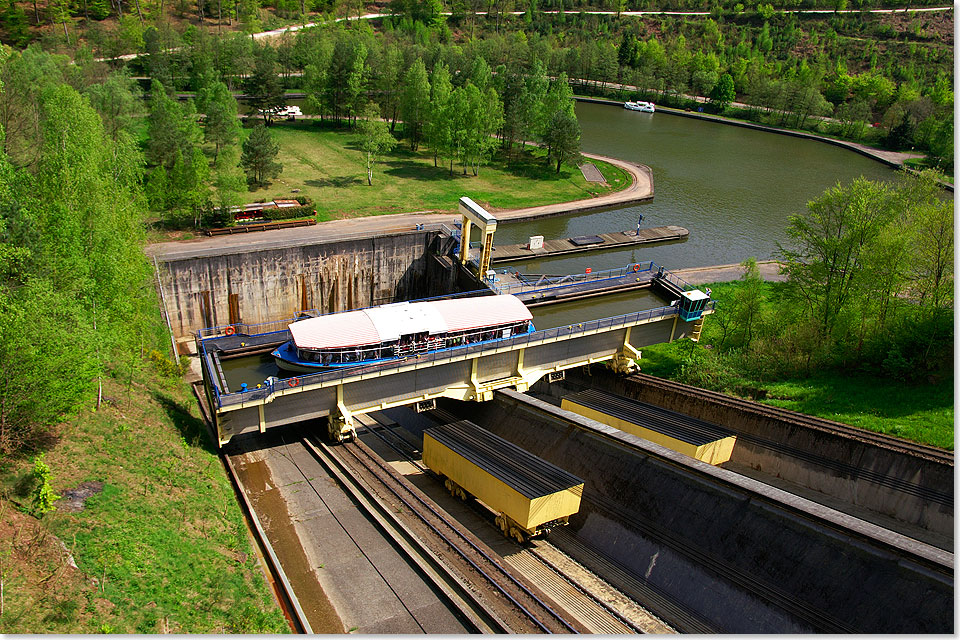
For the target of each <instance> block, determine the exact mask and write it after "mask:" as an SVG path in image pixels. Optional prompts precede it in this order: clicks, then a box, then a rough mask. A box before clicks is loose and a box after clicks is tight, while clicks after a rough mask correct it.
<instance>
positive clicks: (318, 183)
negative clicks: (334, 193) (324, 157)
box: [303, 176, 363, 189]
mask: <svg viewBox="0 0 960 640" xmlns="http://www.w3.org/2000/svg"><path fill="white" fill-rule="evenodd" d="M362 182H363V180H361V179H360V178H358V177H357V176H336V177H332V178H320V179H319V180H304V181H303V183H304V184H305V185H307V186H308V187H334V188H336V189H345V188H346V187H352V186H354V185H358V184H361V183H362Z"/></svg>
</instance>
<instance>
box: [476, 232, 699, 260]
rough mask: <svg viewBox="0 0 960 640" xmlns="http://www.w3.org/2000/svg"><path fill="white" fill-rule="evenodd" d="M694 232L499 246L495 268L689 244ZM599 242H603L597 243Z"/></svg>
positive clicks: (603, 235) (628, 234)
mask: <svg viewBox="0 0 960 640" xmlns="http://www.w3.org/2000/svg"><path fill="white" fill-rule="evenodd" d="M689 235H690V231H688V230H687V229H684V228H683V227H678V226H676V225H672V224H671V225H666V226H662V227H649V228H646V229H640V232H639V233H637V232H635V231H614V232H613V233H598V234H597V235H596V236H593V238H595V239H596V240H594V241H592V242H585V241H584V240H583V239H582V238H563V239H562V240H544V241H543V247H542V248H540V249H530V248H529V245H528V244H507V245H502V246H495V247H494V249H493V260H492V262H493V264H501V263H505V262H517V261H519V260H530V259H533V258H549V257H552V256H560V255H566V254H569V253H581V252H585V251H602V250H604V249H620V248H623V247H629V246H633V245H640V244H659V243H661V242H670V241H674V240H685V239H686V238H687V236H689ZM597 240H599V241H597Z"/></svg>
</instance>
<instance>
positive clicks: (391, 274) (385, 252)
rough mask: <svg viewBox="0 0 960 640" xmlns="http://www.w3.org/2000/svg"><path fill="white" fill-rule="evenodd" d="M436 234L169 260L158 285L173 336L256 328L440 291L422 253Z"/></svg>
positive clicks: (438, 274) (443, 279) (436, 271)
mask: <svg viewBox="0 0 960 640" xmlns="http://www.w3.org/2000/svg"><path fill="white" fill-rule="evenodd" d="M436 241H438V233H437V232H436V231H410V232H403V233H394V234H391V235H381V236H375V237H370V238H354V239H347V240H338V241H334V242H323V241H319V242H314V243H311V244H302V245H296V244H291V245H290V246H269V247H259V246H257V245H255V244H254V245H251V247H250V248H249V249H243V250H236V249H233V250H221V251H220V252H214V251H211V252H210V253H209V254H205V255H187V256H186V257H178V256H177V255H176V254H174V255H171V256H169V257H165V258H162V259H161V262H160V263H159V266H160V281H161V284H162V287H163V293H164V298H165V302H166V309H167V313H168V315H169V317H170V322H171V326H172V329H173V333H174V336H175V337H176V338H177V339H182V338H186V337H190V336H192V335H193V334H194V332H196V331H197V330H198V329H202V328H204V327H210V326H221V325H226V324H234V323H246V324H258V323H261V322H269V321H274V320H283V319H287V318H290V317H292V316H293V315H294V314H296V313H297V312H298V311H302V310H305V309H318V310H320V311H322V312H324V313H331V312H334V311H345V310H348V309H356V308H360V307H367V306H371V305H377V304H384V303H388V302H396V301H399V300H407V299H414V298H420V297H427V296H431V295H440V294H442V293H445V292H447V286H448V276H447V274H444V273H442V268H441V266H440V263H439V262H437V261H436V260H435V259H433V257H432V256H431V255H430V253H429V251H428V249H429V248H430V246H431V244H432V243H433V242H436Z"/></svg>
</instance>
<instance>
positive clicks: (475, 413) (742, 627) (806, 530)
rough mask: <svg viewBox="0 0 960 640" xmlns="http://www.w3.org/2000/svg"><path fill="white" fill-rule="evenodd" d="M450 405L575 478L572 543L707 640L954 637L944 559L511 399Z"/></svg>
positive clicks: (537, 404)
mask: <svg viewBox="0 0 960 640" xmlns="http://www.w3.org/2000/svg"><path fill="white" fill-rule="evenodd" d="M450 408H451V409H452V410H453V411H455V412H459V413H460V415H462V416H464V417H469V418H470V419H471V420H474V421H475V422H477V423H478V424H481V425H482V426H484V427H485V428H487V429H489V430H491V431H493V432H494V433H496V434H497V435H500V436H501V437H504V438H506V439H508V440H510V441H511V442H514V443H516V444H518V445H519V446H522V447H523V448H525V449H527V450H528V451H530V452H532V453H534V454H536V455H538V456H541V457H543V458H544V459H546V460H548V461H549V462H551V463H553V464H555V465H557V466H559V467H561V468H563V469H565V470H567V471H569V472H571V473H573V474H576V475H577V476H579V477H581V478H583V479H584V480H585V481H586V487H585V490H584V496H583V503H582V506H581V511H580V513H579V514H578V515H577V516H576V517H574V518H573V520H572V522H571V527H572V530H573V531H574V532H575V534H576V536H577V538H578V539H580V540H581V541H582V542H585V543H586V544H587V545H588V546H590V547H591V548H593V549H594V550H596V551H598V552H599V553H602V554H603V555H604V556H606V557H607V558H608V559H609V560H611V561H613V562H615V563H616V564H618V565H620V566H621V567H622V568H624V569H625V570H626V571H628V572H629V573H630V574H631V575H633V576H634V577H635V579H637V580H639V581H642V582H645V583H646V584H648V585H649V586H650V587H652V588H655V589H657V590H660V591H661V592H663V593H666V594H667V595H668V597H670V598H671V599H673V600H676V601H679V602H681V603H683V604H684V605H685V608H687V609H688V610H693V611H695V612H697V614H698V616H699V617H700V618H701V619H702V620H704V621H705V622H706V623H707V624H708V625H709V626H711V627H712V628H714V629H716V630H717V631H721V632H732V633H772V632H808V631H817V630H820V631H829V630H834V631H842V630H846V631H856V632H862V633H931V632H938V633H950V632H952V630H953V581H952V562H953V556H952V554H948V553H946V552H941V551H939V550H936V549H933V548H932V547H927V545H920V544H918V543H914V542H913V541H909V540H908V539H906V538H903V537H902V536H898V535H897V534H894V533H892V532H889V531H886V530H883V529H880V528H879V527H875V526H874V525H870V524H868V523H864V522H862V521H858V520H856V519H854V518H850V517H849V516H845V515H844V514H839V513H838V512H836V511H833V510H831V509H827V508H825V507H822V506H820V505H816V504H814V503H811V502H809V501H806V500H803V499H800V498H796V497H795V496H790V495H789V494H786V493H785V492H782V491H780V490H778V489H773V488H770V487H766V486H765V485H762V484H760V483H757V482H755V481H752V480H749V479H747V478H744V477H743V476H739V475H737V474H734V473H732V472H729V471H726V470H724V469H718V468H715V467H711V466H709V465H705V464H703V463H700V462H697V461H695V460H692V459H689V458H686V457H684V456H681V455H680V454H677V453H675V452H673V451H669V450H667V449H664V448H662V447H659V446H658V445H654V444H652V443H649V442H646V441H644V440H641V439H639V438H635V437H634V436H630V435H629V434H623V433H622V432H617V431H616V430H612V429H611V428H609V427H606V426H605V425H601V424H600V423H597V422H595V421H592V420H589V419H587V418H583V417H581V416H578V415H576V414H573V413H570V412H567V411H563V410H562V409H559V408H557V407H554V406H552V405H549V404H547V403H544V402H541V401H538V400H535V399H533V398H530V397H529V396H524V395H523V394H517V393H515V392H509V391H507V392H498V393H497V395H496V398H495V400H494V401H492V402H487V403H482V404H480V405H470V406H469V407H467V406H465V405H458V406H451V407H450ZM584 427H586V430H585V429H584ZM614 432H616V434H620V435H619V436H616V435H614V436H610V435H607V436H604V434H612V433H614ZM617 437H620V441H617V440H616V438H617ZM628 444H629V445H631V446H626V445H628ZM754 491H758V492H760V493H759V494H758V493H754ZM844 523H845V524H844ZM841 525H842V526H841ZM878 536H879V537H880V539H886V540H888V541H893V542H892V543H890V544H885V543H882V542H879V541H878V540H877V537H878ZM911 545H912V546H911ZM944 565H948V568H945V567H944Z"/></svg>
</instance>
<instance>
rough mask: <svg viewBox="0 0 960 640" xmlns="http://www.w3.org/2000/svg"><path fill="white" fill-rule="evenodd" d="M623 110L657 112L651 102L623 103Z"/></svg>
mask: <svg viewBox="0 0 960 640" xmlns="http://www.w3.org/2000/svg"><path fill="white" fill-rule="evenodd" d="M623 108H624V109H630V110H631V111H642V112H644V113H653V112H654V111H656V110H657V108H656V107H655V106H654V105H653V103H652V102H624V103H623Z"/></svg>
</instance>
